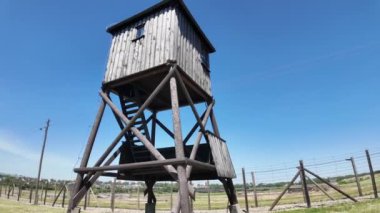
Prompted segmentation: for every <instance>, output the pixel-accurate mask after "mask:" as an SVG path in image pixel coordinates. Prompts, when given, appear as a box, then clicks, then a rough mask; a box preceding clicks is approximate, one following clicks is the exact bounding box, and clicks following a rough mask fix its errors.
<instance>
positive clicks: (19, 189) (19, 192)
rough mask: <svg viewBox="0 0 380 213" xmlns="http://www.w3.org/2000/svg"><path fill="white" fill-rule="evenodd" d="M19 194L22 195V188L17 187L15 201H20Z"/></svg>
mask: <svg viewBox="0 0 380 213" xmlns="http://www.w3.org/2000/svg"><path fill="white" fill-rule="evenodd" d="M21 193H22V186H19V187H18V195H17V201H20V197H21Z"/></svg>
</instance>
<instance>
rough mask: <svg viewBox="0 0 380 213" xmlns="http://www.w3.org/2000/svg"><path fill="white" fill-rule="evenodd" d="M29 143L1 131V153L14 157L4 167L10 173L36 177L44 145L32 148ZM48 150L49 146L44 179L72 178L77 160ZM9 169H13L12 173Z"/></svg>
mask: <svg viewBox="0 0 380 213" xmlns="http://www.w3.org/2000/svg"><path fill="white" fill-rule="evenodd" d="M27 142H28V140H25V139H23V138H21V137H19V136H16V135H15V134H13V133H12V132H9V131H5V130H0V153H1V152H3V153H7V154H10V155H9V156H14V157H13V158H8V159H7V160H6V161H5V162H6V164H7V165H4V168H8V169H7V170H8V172H11V173H12V174H22V175H28V176H34V175H35V174H34V173H36V171H35V170H37V169H36V167H37V165H38V162H39V159H40V154H41V148H42V147H41V146H42V144H41V146H37V147H36V146H33V147H31V146H30V144H28V143H27ZM48 148H49V147H48V146H47V147H46V149H45V155H44V160H43V170H42V171H43V172H42V173H43V174H45V175H43V176H44V178H59V179H63V178H72V177H73V171H72V168H73V166H74V163H75V159H68V158H65V157H64V156H62V155H60V154H58V153H53V152H51V151H49V150H48ZM0 157H1V156H0ZM28 167H32V168H28ZM4 168H3V169H4ZM9 168H11V170H10V171H9ZM0 170H1V168H0Z"/></svg>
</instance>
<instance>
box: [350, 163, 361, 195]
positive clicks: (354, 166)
mask: <svg viewBox="0 0 380 213" xmlns="http://www.w3.org/2000/svg"><path fill="white" fill-rule="evenodd" d="M346 160H347V161H351V165H352V170H353V172H354V176H355V181H356V186H357V187H358V193H359V196H360V197H361V196H363V192H362V187H361V186H360V180H359V177H358V172H357V170H356V164H355V160H354V157H350V158H349V159H346Z"/></svg>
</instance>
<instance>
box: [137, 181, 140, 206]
mask: <svg viewBox="0 0 380 213" xmlns="http://www.w3.org/2000/svg"><path fill="white" fill-rule="evenodd" d="M137 209H138V210H140V183H138V184H137Z"/></svg>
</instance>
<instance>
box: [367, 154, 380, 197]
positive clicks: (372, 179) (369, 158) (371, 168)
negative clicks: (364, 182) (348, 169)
mask: <svg viewBox="0 0 380 213" xmlns="http://www.w3.org/2000/svg"><path fill="white" fill-rule="evenodd" d="M365 154H366V156H367V161H368V167H369V172H370V175H371V181H372V188H373V195H374V197H375V198H379V195H378V194H377V186H376V179H375V173H374V172H373V167H372V162H371V155H370V154H369V151H368V149H367V150H365Z"/></svg>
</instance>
